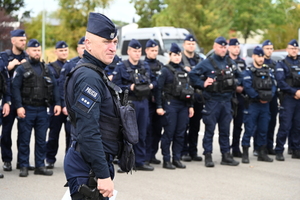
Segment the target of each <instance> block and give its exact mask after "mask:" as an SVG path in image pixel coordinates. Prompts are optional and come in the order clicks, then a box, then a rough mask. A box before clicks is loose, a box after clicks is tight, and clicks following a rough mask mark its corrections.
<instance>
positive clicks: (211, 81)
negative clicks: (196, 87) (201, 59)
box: [204, 77, 214, 88]
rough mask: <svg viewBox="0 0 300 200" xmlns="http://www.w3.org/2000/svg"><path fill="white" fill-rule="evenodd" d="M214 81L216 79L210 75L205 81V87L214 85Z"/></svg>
mask: <svg viewBox="0 0 300 200" xmlns="http://www.w3.org/2000/svg"><path fill="white" fill-rule="evenodd" d="M213 82H214V79H212V78H210V77H208V78H207V79H206V80H205V82H204V87H205V88H206V87H207V86H209V85H212V84H213Z"/></svg>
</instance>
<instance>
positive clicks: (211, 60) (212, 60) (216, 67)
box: [208, 57, 219, 71]
mask: <svg viewBox="0 0 300 200" xmlns="http://www.w3.org/2000/svg"><path fill="white" fill-rule="evenodd" d="M208 59H209V61H210V63H211V64H212V66H213V67H214V68H215V70H216V71H218V70H219V67H218V65H217V64H216V62H215V61H214V59H213V58H212V57H208Z"/></svg>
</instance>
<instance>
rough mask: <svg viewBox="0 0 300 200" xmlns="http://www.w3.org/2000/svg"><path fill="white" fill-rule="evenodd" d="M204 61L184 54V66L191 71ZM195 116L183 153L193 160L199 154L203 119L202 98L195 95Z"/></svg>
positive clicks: (189, 127) (198, 57)
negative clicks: (199, 136) (199, 135)
mask: <svg viewBox="0 0 300 200" xmlns="http://www.w3.org/2000/svg"><path fill="white" fill-rule="evenodd" d="M201 61H203V59H202V58H201V57H200V56H199V55H198V54H196V53H195V54H194V57H192V58H189V57H187V56H186V55H185V54H182V62H181V63H182V64H183V65H184V66H188V67H190V68H191V69H192V68H194V67H195V66H196V65H197V64H198V63H199V62H201ZM193 107H194V115H193V117H191V118H190V119H189V124H188V131H187V132H186V133H185V135H184V146H183V150H182V152H181V154H182V155H190V156H191V158H193V157H195V156H197V154H198V149H197V146H198V133H199V130H200V120H201V119H202V109H203V102H202V97H201V96H200V95H199V94H197V93H195V101H194V105H193Z"/></svg>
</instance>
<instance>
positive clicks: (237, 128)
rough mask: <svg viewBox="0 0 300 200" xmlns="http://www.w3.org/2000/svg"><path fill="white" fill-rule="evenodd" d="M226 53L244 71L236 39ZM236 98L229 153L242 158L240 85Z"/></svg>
mask: <svg viewBox="0 0 300 200" xmlns="http://www.w3.org/2000/svg"><path fill="white" fill-rule="evenodd" d="M228 53H229V57H230V58H231V59H232V60H233V61H234V62H235V63H236V65H237V67H238V68H239V69H240V70H241V71H242V72H243V71H245V70H246V67H247V66H246V63H245V61H244V60H243V59H242V58H241V57H240V42H239V41H238V40H237V39H236V38H232V39H230V40H229V44H228ZM236 97H237V100H238V105H237V111H236V115H235V116H233V131H232V142H231V151H232V156H233V157H242V153H241V150H240V138H241V133H242V125H243V113H244V95H243V86H242V85H239V86H237V87H236Z"/></svg>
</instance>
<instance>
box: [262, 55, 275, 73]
mask: <svg viewBox="0 0 300 200" xmlns="http://www.w3.org/2000/svg"><path fill="white" fill-rule="evenodd" d="M264 64H266V65H268V66H269V67H270V68H271V69H272V72H274V70H275V67H276V62H275V61H274V60H272V59H267V58H265V60H264Z"/></svg>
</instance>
